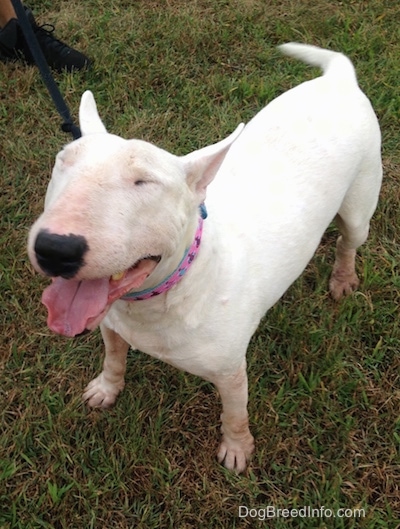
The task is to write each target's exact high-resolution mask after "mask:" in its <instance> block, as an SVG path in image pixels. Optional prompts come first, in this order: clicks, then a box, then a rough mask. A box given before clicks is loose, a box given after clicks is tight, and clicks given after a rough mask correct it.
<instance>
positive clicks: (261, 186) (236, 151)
mask: <svg viewBox="0 0 400 529" xmlns="http://www.w3.org/2000/svg"><path fill="white" fill-rule="evenodd" d="M281 50H282V51H283V52H284V53H286V54H288V55H291V56H295V57H297V58H299V59H302V60H304V61H305V62H308V63H310V64H313V65H316V66H320V67H321V68H322V69H323V71H324V75H323V76H321V77H319V78H316V79H313V80H311V81H308V82H305V83H303V84H301V85H300V86H297V87H295V88H293V89H291V90H289V91H288V92H286V93H284V94H283V95H281V96H280V97H278V98H277V99H275V100H274V101H272V102H271V103H270V104H269V105H268V106H267V107H265V108H264V109H263V110H262V111H261V112H259V113H258V114H257V115H256V116H255V117H254V118H253V119H252V120H251V121H250V122H249V123H248V125H247V126H246V127H245V128H244V130H243V131H242V129H241V128H238V129H237V131H236V132H235V133H234V134H233V135H231V136H230V137H229V138H228V139H226V140H223V141H222V142H220V143H217V144H215V145H212V146H209V147H206V148H204V149H200V150H198V151H195V152H193V153H191V154H188V155H186V156H183V157H177V156H174V155H172V154H170V153H168V152H165V151H163V150H161V149H159V148H157V147H155V146H154V145H151V144H149V143H146V142H143V141H139V140H129V141H128V140H124V139H122V138H120V137H117V136H114V135H111V134H108V133H107V132H106V130H105V128H104V125H103V124H102V122H101V120H100V118H99V116H98V114H97V109H96V105H95V102H94V99H93V96H92V95H91V93H90V92H86V93H85V94H84V95H83V97H82V102H81V108H80V123H81V128H82V132H83V137H82V138H81V139H79V140H78V141H75V142H73V143H71V144H69V145H67V146H66V147H65V149H64V150H63V151H62V152H61V153H60V154H59V155H58V157H57V161H56V164H55V168H54V172H53V175H52V180H51V183H50V185H49V189H48V193H47V197H46V207H45V212H44V213H43V215H42V216H41V217H40V218H39V220H38V221H37V222H36V223H35V225H34V226H33V227H32V230H31V233H30V240H29V254H30V258H31V260H32V262H33V264H34V266H35V267H36V268H37V269H38V270H40V267H39V265H38V263H37V261H36V258H35V253H34V249H33V247H34V241H35V237H36V236H37V233H38V232H39V230H40V229H43V228H44V229H46V230H48V231H50V232H53V233H59V234H69V233H74V234H81V235H83V236H84V237H85V238H86V239H87V240H88V241H89V247H90V251H89V253H88V255H87V258H86V259H85V266H83V268H82V269H81V270H80V271H79V272H78V274H77V276H76V277H75V278H74V279H79V280H81V279H92V278H99V277H105V276H109V275H112V274H115V273H116V272H119V271H120V270H124V269H125V268H128V267H130V266H131V265H132V263H133V262H135V261H136V260H137V259H139V258H140V257H142V256H143V255H156V254H157V255H161V256H162V259H161V262H160V263H159V264H158V265H157V267H156V268H155V270H154V272H153V273H152V274H151V275H150V276H149V277H148V279H147V280H146V281H145V283H144V285H143V286H142V287H141V288H140V289H138V290H142V289H143V288H147V287H151V286H154V285H156V284H157V283H159V282H160V281H161V280H162V279H163V278H165V277H166V276H167V275H168V274H169V273H171V272H172V271H173V270H174V268H175V267H176V266H177V264H178V263H179V261H180V260H181V258H182V255H183V253H184V250H185V248H186V247H187V246H188V245H189V244H190V242H191V241H192V238H193V236H194V232H195V230H196V225H197V219H198V215H199V214H198V207H199V204H201V203H202V201H203V200H204V199H205V198H206V205H207V209H208V214H209V216H208V218H207V219H206V220H205V221H204V232H203V238H202V242H201V247H200V252H199V254H198V257H197V258H196V260H195V261H194V263H193V265H192V267H191V268H190V270H189V271H188V272H187V274H186V276H185V277H184V278H183V279H182V280H181V281H180V282H179V283H178V284H177V285H176V286H175V287H174V288H172V289H171V290H170V291H169V292H167V293H165V294H163V295H160V296H157V297H155V298H153V299H149V300H146V301H137V302H126V301H120V300H119V301H116V302H115V303H114V304H113V305H112V307H111V309H110V310H109V312H108V313H107V315H106V316H105V317H104V319H103V320H102V322H101V331H102V335H103V338H104V342H105V348H106V356H105V361H104V368H103V371H102V373H101V374H100V375H99V376H98V377H97V378H95V379H94V380H93V381H92V382H91V383H90V384H89V385H88V387H87V388H86V391H85V393H84V399H85V401H87V402H88V403H89V405H90V406H96V407H107V406H110V405H112V404H113V403H114V401H115V399H116V397H117V395H118V393H119V392H120V391H121V390H122V389H123V387H124V373H125V362H126V355H127V352H128V348H129V345H131V346H132V347H133V348H135V349H139V350H141V351H144V352H145V353H148V354H150V355H152V356H154V357H156V358H159V359H161V360H163V361H165V362H167V363H169V364H172V365H173V366H175V367H177V368H179V369H183V370H186V371H189V372H190V373H194V374H195V375H199V376H201V377H203V378H205V379H206V380H208V381H211V382H212V383H213V384H215V386H216V387H217V389H218V391H219V393H220V396H221V399H222V405H223V413H222V416H221V417H222V432H223V437H222V443H221V445H220V448H219V451H218V459H219V461H221V462H222V461H223V462H224V464H225V466H226V467H227V468H229V469H234V470H236V471H239V472H240V471H243V470H244V469H245V467H246V463H247V461H248V459H249V457H250V454H251V453H252V451H253V444H254V443H253V437H252V435H251V433H250V431H249V428H248V414H247V375H246V349H247V346H248V343H249V340H250V338H251V336H252V334H253V333H254V331H255V330H256V328H257V325H258V323H259V321H260V318H261V317H262V316H263V315H264V314H265V313H266V311H267V310H268V309H269V308H270V307H271V306H272V305H273V304H274V303H275V302H276V301H277V300H278V299H279V298H280V297H281V296H282V294H283V293H284V292H285V291H286V289H287V288H288V287H289V286H290V285H291V283H292V282H293V281H294V280H295V279H296V278H297V277H298V276H299V275H300V274H301V272H302V271H303V270H304V268H305V266H306V265H307V263H308V262H309V261H310V259H311V258H312V256H313V254H314V252H315V250H316V248H317V246H318V244H319V242H320V239H321V236H322V235H323V233H324V230H325V229H326V228H327V226H328V225H329V224H330V222H331V221H332V220H333V219H335V218H336V221H337V224H338V227H339V229H340V232H341V236H340V237H339V239H338V243H337V254H336V261H335V264H334V267H333V273H332V277H331V281H330V290H331V293H332V295H333V297H334V298H336V299H339V298H340V297H341V296H342V295H343V294H347V293H349V292H351V291H352V290H353V289H354V288H355V287H356V286H357V284H358V279H357V276H356V273H355V266H354V260H355V253H356V248H357V247H358V246H360V245H361V244H362V243H363V242H364V241H365V240H366V238H367V234H368V229H369V221H370V218H371V216H372V214H373V212H374V210H375V208H376V204H377V199H378V193H379V189H380V183H381V176H382V170H381V156H380V131H379V125H378V122H377V119H376V117H375V114H374V112H373V109H372V107H371V104H370V102H369V101H368V99H367V98H366V96H365V95H364V94H363V93H362V92H361V90H360V88H359V87H358V84H357V80H356V76H355V73H354V69H353V66H352V64H351V62H350V61H349V59H348V58H346V57H345V56H344V55H342V54H340V53H336V52H332V51H327V50H322V49H320V48H316V47H313V46H306V45H300V44H295V43H291V44H286V45H283V46H282V47H281ZM214 177H215V180H214ZM137 180H141V181H142V182H141V185H139V186H135V185H134V182H135V181H137ZM143 182H145V183H144V184H143V185H142V183H143ZM206 194H207V197H206Z"/></svg>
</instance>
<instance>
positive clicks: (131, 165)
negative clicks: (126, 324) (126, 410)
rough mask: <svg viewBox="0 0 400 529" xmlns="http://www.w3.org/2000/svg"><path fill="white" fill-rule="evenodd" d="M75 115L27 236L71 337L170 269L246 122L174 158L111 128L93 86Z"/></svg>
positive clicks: (56, 315)
mask: <svg viewBox="0 0 400 529" xmlns="http://www.w3.org/2000/svg"><path fill="white" fill-rule="evenodd" d="M79 119H80V126H81V130H82V138H80V139H79V140H76V141H74V142H72V143H70V144H69V145H67V146H66V147H65V148H64V149H63V150H62V151H61V152H60V153H59V154H58V155H57V158H56V162H55V165H54V169H53V173H52V177H51V181H50V183H49V186H48V190H47V194H46V199H45V208H44V212H43V214H42V215H41V216H40V217H39V219H38V220H37V221H36V222H35V224H34V225H33V226H32V228H31V230H30V234H29V240H28V253H29V258H30V260H31V262H32V264H33V266H34V268H35V269H36V270H37V271H38V272H40V273H42V274H44V275H46V276H49V277H51V278H52V279H53V283H52V285H51V286H50V287H48V288H47V289H46V290H45V292H44V294H43V302H44V304H45V305H46V306H47V308H48V310H49V318H48V324H49V326H50V327H51V328H52V329H53V330H55V331H56V332H58V333H60V334H65V335H67V336H75V335H78V334H80V333H82V332H84V331H85V330H86V329H89V330H91V329H93V328H95V327H96V326H97V325H98V323H99V322H100V321H101V319H102V318H103V317H104V316H105V314H106V312H107V311H108V309H109V307H110V305H111V304H112V303H113V302H114V301H115V300H116V299H118V298H120V297H121V296H123V295H124V294H126V293H127V292H129V291H132V290H134V289H139V288H147V287H149V286H152V285H155V284H156V283H157V282H158V281H159V280H160V279H162V277H161V275H162V274H163V273H164V272H165V273H167V272H168V269H169V267H170V266H171V264H172V263H174V262H175V261H176V258H177V257H178V258H179V254H180V255H181V253H183V250H184V248H185V247H186V246H187V245H188V243H189V242H190V240H189V239H190V238H191V237H192V236H193V233H194V231H195V229H196V224H197V218H198V208H199V205H200V204H201V203H202V202H203V201H204V199H205V195H206V188H207V186H208V184H209V183H210V182H211V181H212V179H213V178H214V176H215V174H216V172H217V171H218V168H219V167H220V165H221V163H222V161H223V159H224V157H225V154H226V152H227V151H228V149H229V147H230V146H231V144H232V143H233V141H234V140H235V139H236V137H237V136H238V135H239V134H240V132H241V128H242V126H239V127H238V128H237V129H236V131H235V132H234V133H233V134H231V135H230V136H229V137H228V138H226V139H225V140H223V141H221V142H219V143H217V144H214V145H211V146H208V147H205V148H203V149H200V150H198V151H194V152H192V153H190V154H188V155H186V156H182V157H178V156H174V155H172V154H170V153H168V152H166V151H164V150H162V149H160V148H158V147H156V146H154V145H152V144H150V143H147V142H145V141H141V140H125V139H123V138H120V137H118V136H115V135H112V134H108V133H107V131H106V129H105V127H104V125H103V123H102V121H101V120H100V118H99V116H98V113H97V108H96V103H95V101H94V98H93V95H92V94H91V92H85V94H83V96H82V100H81V105H80V110H79Z"/></svg>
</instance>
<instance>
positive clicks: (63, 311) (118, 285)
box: [42, 258, 158, 337]
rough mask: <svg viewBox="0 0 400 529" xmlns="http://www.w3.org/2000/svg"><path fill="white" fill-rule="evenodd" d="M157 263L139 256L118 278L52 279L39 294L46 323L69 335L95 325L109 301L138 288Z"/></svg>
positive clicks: (109, 305)
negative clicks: (44, 310) (46, 311)
mask: <svg viewBox="0 0 400 529" xmlns="http://www.w3.org/2000/svg"><path fill="white" fill-rule="evenodd" d="M157 264H158V261H156V260H154V259H151V258H149V259H141V260H140V261H139V262H138V263H137V264H136V265H135V266H133V267H132V268H130V269H129V270H127V271H125V272H124V274H123V275H122V277H121V278H120V279H113V278H112V277H111V278H110V277H107V278H102V279H90V280H89V279H87V280H83V281H77V280H74V279H63V278H61V277H57V278H55V279H53V282H52V283H51V285H49V286H48V287H47V288H46V289H45V290H44V292H43V295H42V303H43V304H44V305H45V306H46V307H47V310H48V317H47V325H48V326H49V328H50V329H51V330H52V331H54V332H56V333H57V334H62V335H64V336H68V337H72V336H77V335H79V334H82V333H83V332H84V331H85V330H93V329H95V328H96V327H97V325H99V323H100V322H101V320H102V319H103V318H104V317H105V315H106V314H107V312H108V310H109V309H110V307H111V305H112V303H114V301H116V300H117V299H119V298H121V297H122V296H124V295H125V294H126V293H127V292H130V291H131V290H133V289H135V288H139V287H140V286H141V285H142V284H143V283H144V281H145V280H146V279H147V278H148V276H149V275H150V274H151V273H152V272H153V270H154V268H155V267H156V266H157ZM114 277H115V276H114Z"/></svg>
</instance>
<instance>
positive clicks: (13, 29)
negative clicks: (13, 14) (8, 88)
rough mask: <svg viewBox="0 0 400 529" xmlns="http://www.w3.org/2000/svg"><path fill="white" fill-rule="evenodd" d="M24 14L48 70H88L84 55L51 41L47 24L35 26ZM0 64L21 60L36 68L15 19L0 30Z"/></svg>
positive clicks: (31, 16) (89, 64)
mask: <svg viewBox="0 0 400 529" xmlns="http://www.w3.org/2000/svg"><path fill="white" fill-rule="evenodd" d="M25 11H26V14H27V16H28V20H29V22H30V24H31V26H32V29H33V32H34V33H35V35H36V38H37V40H38V43H39V45H40V47H41V49H42V52H43V55H44V56H45V58H46V61H47V64H48V65H49V66H50V68H53V69H54V70H56V71H58V72H61V71H63V70H66V71H68V72H72V71H74V70H84V69H88V68H90V66H91V61H90V59H89V58H88V57H86V55H84V54H83V53H81V52H79V51H77V50H75V49H74V48H71V47H70V46H67V44H65V43H64V42H62V41H61V40H58V39H56V38H55V37H54V35H53V32H54V26H52V25H50V24H44V25H43V26H38V25H37V24H36V21H35V19H34V17H33V14H32V11H31V10H30V9H28V8H27V7H25ZM0 60H1V61H3V62H6V61H17V60H22V61H24V62H26V63H28V64H35V61H34V59H33V56H32V53H31V51H30V49H29V46H28V44H27V42H26V40H25V37H24V35H23V33H22V29H21V26H20V24H19V22H18V20H17V19H15V18H12V19H11V20H10V21H9V22H8V23H7V24H6V25H5V26H4V28H3V29H1V30H0Z"/></svg>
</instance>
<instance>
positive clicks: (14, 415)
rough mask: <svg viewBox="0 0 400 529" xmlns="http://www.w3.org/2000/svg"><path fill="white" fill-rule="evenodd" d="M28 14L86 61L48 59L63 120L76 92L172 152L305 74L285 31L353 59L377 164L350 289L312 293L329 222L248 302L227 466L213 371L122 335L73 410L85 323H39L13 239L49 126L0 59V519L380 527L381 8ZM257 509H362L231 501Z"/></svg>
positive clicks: (37, 5)
mask: <svg viewBox="0 0 400 529" xmlns="http://www.w3.org/2000/svg"><path fill="white" fill-rule="evenodd" d="M31 6H32V7H33V8H34V10H35V13H36V15H37V18H38V20H39V21H40V22H43V23H44V22H50V23H54V24H55V25H56V28H57V36H59V37H60V38H62V39H64V40H66V41H68V42H69V43H71V44H73V45H74V46H76V47H78V48H79V49H82V50H84V51H85V52H86V53H87V54H88V55H89V56H90V57H92V58H93V60H94V67H93V69H92V71H90V72H88V73H86V74H74V75H67V74H59V75H56V79H57V82H58V83H59V85H60V88H61V90H62V92H63V94H64V95H65V97H66V99H67V102H68V104H69V105H70V108H71V111H72V113H73V115H74V116H76V115H77V109H78V105H79V99H80V96H81V93H82V92H83V91H84V90H86V89H88V88H89V89H91V90H92V91H93V92H94V93H95V96H96V99H97V102H98V106H99V110H100V113H101V115H102V117H103V118H104V121H105V123H106V125H107V127H108V129H109V130H110V131H112V132H114V133H117V134H120V135H123V136H125V137H140V138H144V139H146V140H149V141H152V142H154V143H156V144H158V145H160V146H162V147H164V148H166V149H169V150H171V151H173V152H175V153H177V154H183V153H186V152H189V151H190V150H192V149H194V148H197V147H200V146H203V145H206V144H208V143H211V142H215V141H216V140H218V139H220V138H223V137H224V136H225V135H227V134H228V133H229V132H230V131H232V130H233V129H234V128H235V126H236V125H237V123H238V122H240V121H247V120H249V119H250V117H251V116H253V115H254V114H255V113H256V112H257V110H258V109H260V108H261V107H262V106H263V105H264V104H265V103H266V102H268V101H270V100H271V99H272V98H274V97H276V96H277V95H278V94H279V93H281V92H282V91H284V90H287V89H288V88H290V87H292V86H294V85H296V84H298V83H299V82H301V81H303V80H305V79H309V78H311V77H312V76H314V75H316V74H317V72H316V71H315V70H312V69H309V68H307V67H306V66H304V65H302V64H300V63H298V62H296V61H294V60H289V59H287V58H283V57H280V55H279V54H278V53H277V51H276V45H277V44H280V43H283V42H286V41H289V40H298V41H303V42H309V43H313V44H317V45H321V46H329V47H331V48H333V49H337V50H341V51H343V52H344V53H346V54H348V55H349V56H350V57H351V58H352V59H353V61H354V63H355V65H356V68H357V72H358V77H359V82H360V85H361V86H362V88H363V89H364V91H365V92H366V93H367V94H368V96H369V97H370V99H371V101H372V103H373V105H374V108H375V109H376V112H377V115H378V117H379V120H380V123H381V128H382V134H383V158H384V166H385V179H384V183H383V187H382V193H381V199H380V203H379V206H378V210H377V212H376V214H375V216H374V220H373V223H372V227H371V234H370V238H369V240H368V242H367V244H366V245H365V246H364V247H363V248H362V249H361V251H360V255H359V259H358V270H359V272H360V275H361V277H362V283H361V287H360V290H359V292H357V293H355V294H354V295H353V296H351V297H350V298H348V299H346V300H344V301H343V302H342V303H340V304H335V303H334V302H333V301H332V300H331V299H330V298H329V296H328V294H327V281H328V277H329V273H330V267H331V264H332V260H333V244H334V240H335V231H334V230H332V229H330V230H329V231H328V233H327V235H326V237H325V238H324V240H323V241H322V244H321V247H320V249H319V251H318V253H317V255H316V257H315V259H314V260H313V261H312V263H311V264H310V265H309V267H308V268H307V270H306V271H305V273H304V274H303V276H302V277H301V278H300V279H299V280H298V281H297V282H296V283H295V284H294V285H293V286H292V287H291V288H290V289H289V291H288V292H287V293H286V294H285V296H284V297H283V299H282V300H281V301H280V302H279V303H278V304H277V305H276V306H275V307H274V308H273V309H272V310H271V311H270V312H269V313H268V316H267V317H266V318H265V319H264V320H263V321H262V323H261V324H260V327H259V330H258V332H257V333H256V335H255V336H254V338H253V340H252V342H251V346H250V348H249V353H248V362H249V369H248V372H249V394H250V399H249V412H250V421H251V427H252V431H253V434H254V436H255V438H256V453H255V456H254V458H253V461H252V463H251V466H250V469H249V471H248V473H247V474H246V475H244V476H236V475H231V474H230V473H229V472H227V471H225V470H224V469H223V468H222V467H220V466H219V465H218V464H217V463H216V461H215V452H216V449H217V446H218V441H219V435H220V434H219V414H220V403H219V400H218V397H217V395H216V392H215V390H214V389H213V387H212V386H210V385H209V384H207V383H205V382H204V381H202V380H200V379H197V378H195V377H193V376H190V375H188V374H186V373H181V372H177V371H176V370H174V369H173V368H171V367H168V366H166V365H164V364H161V363H159V362H157V361H155V360H153V359H151V358H149V357H146V356H145V355H143V354H141V353H131V354H130V357H129V362H128V371H127V385H126V389H125V391H124V393H123V394H122V395H121V397H120V398H119V401H118V403H117V405H116V406H115V408H113V409H112V410H110V411H107V412H102V411H96V410H95V411H93V410H89V409H87V408H86V407H85V406H84V405H82V403H81V401H80V397H81V393H82V389H83V388H84V386H85V384H86V383H87V382H88V381H89V380H90V379H91V378H92V377H93V376H94V375H95V374H96V373H97V372H98V371H99V369H100V366H101V357H102V344H101V340H100V337H99V334H98V333H94V334H92V335H90V336H89V337H86V338H84V339H76V340H67V339H64V338H61V337H57V336H54V335H52V334H51V333H50V331H49V330H48V329H47V328H46V324H45V311H44V309H43V307H42V306H41V304H40V295H41V291H42V289H43V286H44V283H45V282H44V281H43V280H42V279H40V278H38V277H37V276H36V275H35V274H34V273H33V272H32V270H31V267H30V265H29V263H28V259H27V255H26V237H27V233H28V230H29V227H30V225H31V223H32V222H33V221H34V219H35V218H36V217H37V216H38V215H39V214H40V212H41V210H42V207H43V197H44V193H45V188H46V185H47V182H48V180H49V175H50V171H51V167H52V164H53V160H54V157H55V155H56V153H57V152H58V150H59V149H60V148H61V146H62V145H63V144H64V143H65V142H67V141H69V140H70V138H69V136H67V135H66V134H63V133H62V132H61V131H60V128H59V126H60V123H61V119H60V118H59V117H58V115H57V113H56V111H55V109H54V107H53V104H52V102H51V100H50V98H49V96H48V94H47V92H46V89H45V88H44V86H43V83H42V81H41V79H40V77H39V75H38V72H37V71H36V69H35V68H33V67H29V68H28V67H24V66H20V65H4V64H0V137H1V155H2V158H1V164H0V177H1V184H2V185H1V196H0V207H1V219H0V222H1V230H0V240H1V253H0V274H1V283H0V296H1V299H0V318H1V319H0V321H1V333H0V369H1V371H0V377H1V379H0V402H1V406H0V527H1V528H2V529H3V528H4V529H11V528H18V529H31V528H32V529H36V528H47V529H50V528H51V529H67V528H68V529H71V528H72V529H75V528H85V529H89V528H96V529H103V528H118V529H127V528H133V527H138V528H143V529H151V528H159V527H160V528H169V527H171V528H172V527H173V528H179V529H181V528H182V529H186V528H244V527H274V528H277V529H280V528H287V527H289V528H290V527H293V528H294V527H296V528H305V529H313V528H321V529H322V528H339V529H340V528H346V529H347V528H355V527H357V528H359V527H360V528H366V529H378V528H385V529H386V528H390V529H392V528H393V529H395V528H398V527H400V522H399V519H400V490H399V483H400V454H399V450H400V417H399V408H400V378H399V373H400V359H399V358H400V357H399V352H398V349H399V339H400V331H399V327H398V306H399V301H400V280H399V262H400V251H399V245H398V229H399V226H400V219H399V215H400V213H399V207H398V204H399V198H400V196H399V195H400V193H399V181H398V180H399V176H400V160H399V115H400V92H399V88H398V87H399V79H400V62H399V57H400V29H399V28H400V24H399V20H400V7H399V6H398V5H397V3H396V2H392V1H389V0H370V1H342V2H328V1H325V0H322V1H320V2H315V1H311V0H303V1H294V0H279V1H278V0H271V1H269V2H265V1H264V0H231V1H222V0H197V1H191V2H187V1H183V0H165V1H161V0H158V1H156V0H137V1H136V2H127V1H116V0H111V1H109V2H102V1H100V0H88V1H87V2H77V1H76V0H71V1H69V2H66V1H64V2H63V1H61V0H55V1H52V2H50V1H46V2H39V1H34V2H31ZM240 505H245V506H247V507H249V508H250V507H254V508H263V507H266V506H268V505H271V506H275V507H276V508H295V507H297V508H300V507H302V506H311V507H313V508H320V507H321V506H325V507H326V508H330V509H337V508H350V509H352V508H364V509H365V513H366V516H365V518H362V519H339V518H336V519H333V518H327V517H324V518H289V519H284V518H275V519H269V520H266V521H261V520H256V519H254V518H246V519H245V518H243V519H241V518H239V516H238V510H239V506H240Z"/></svg>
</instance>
